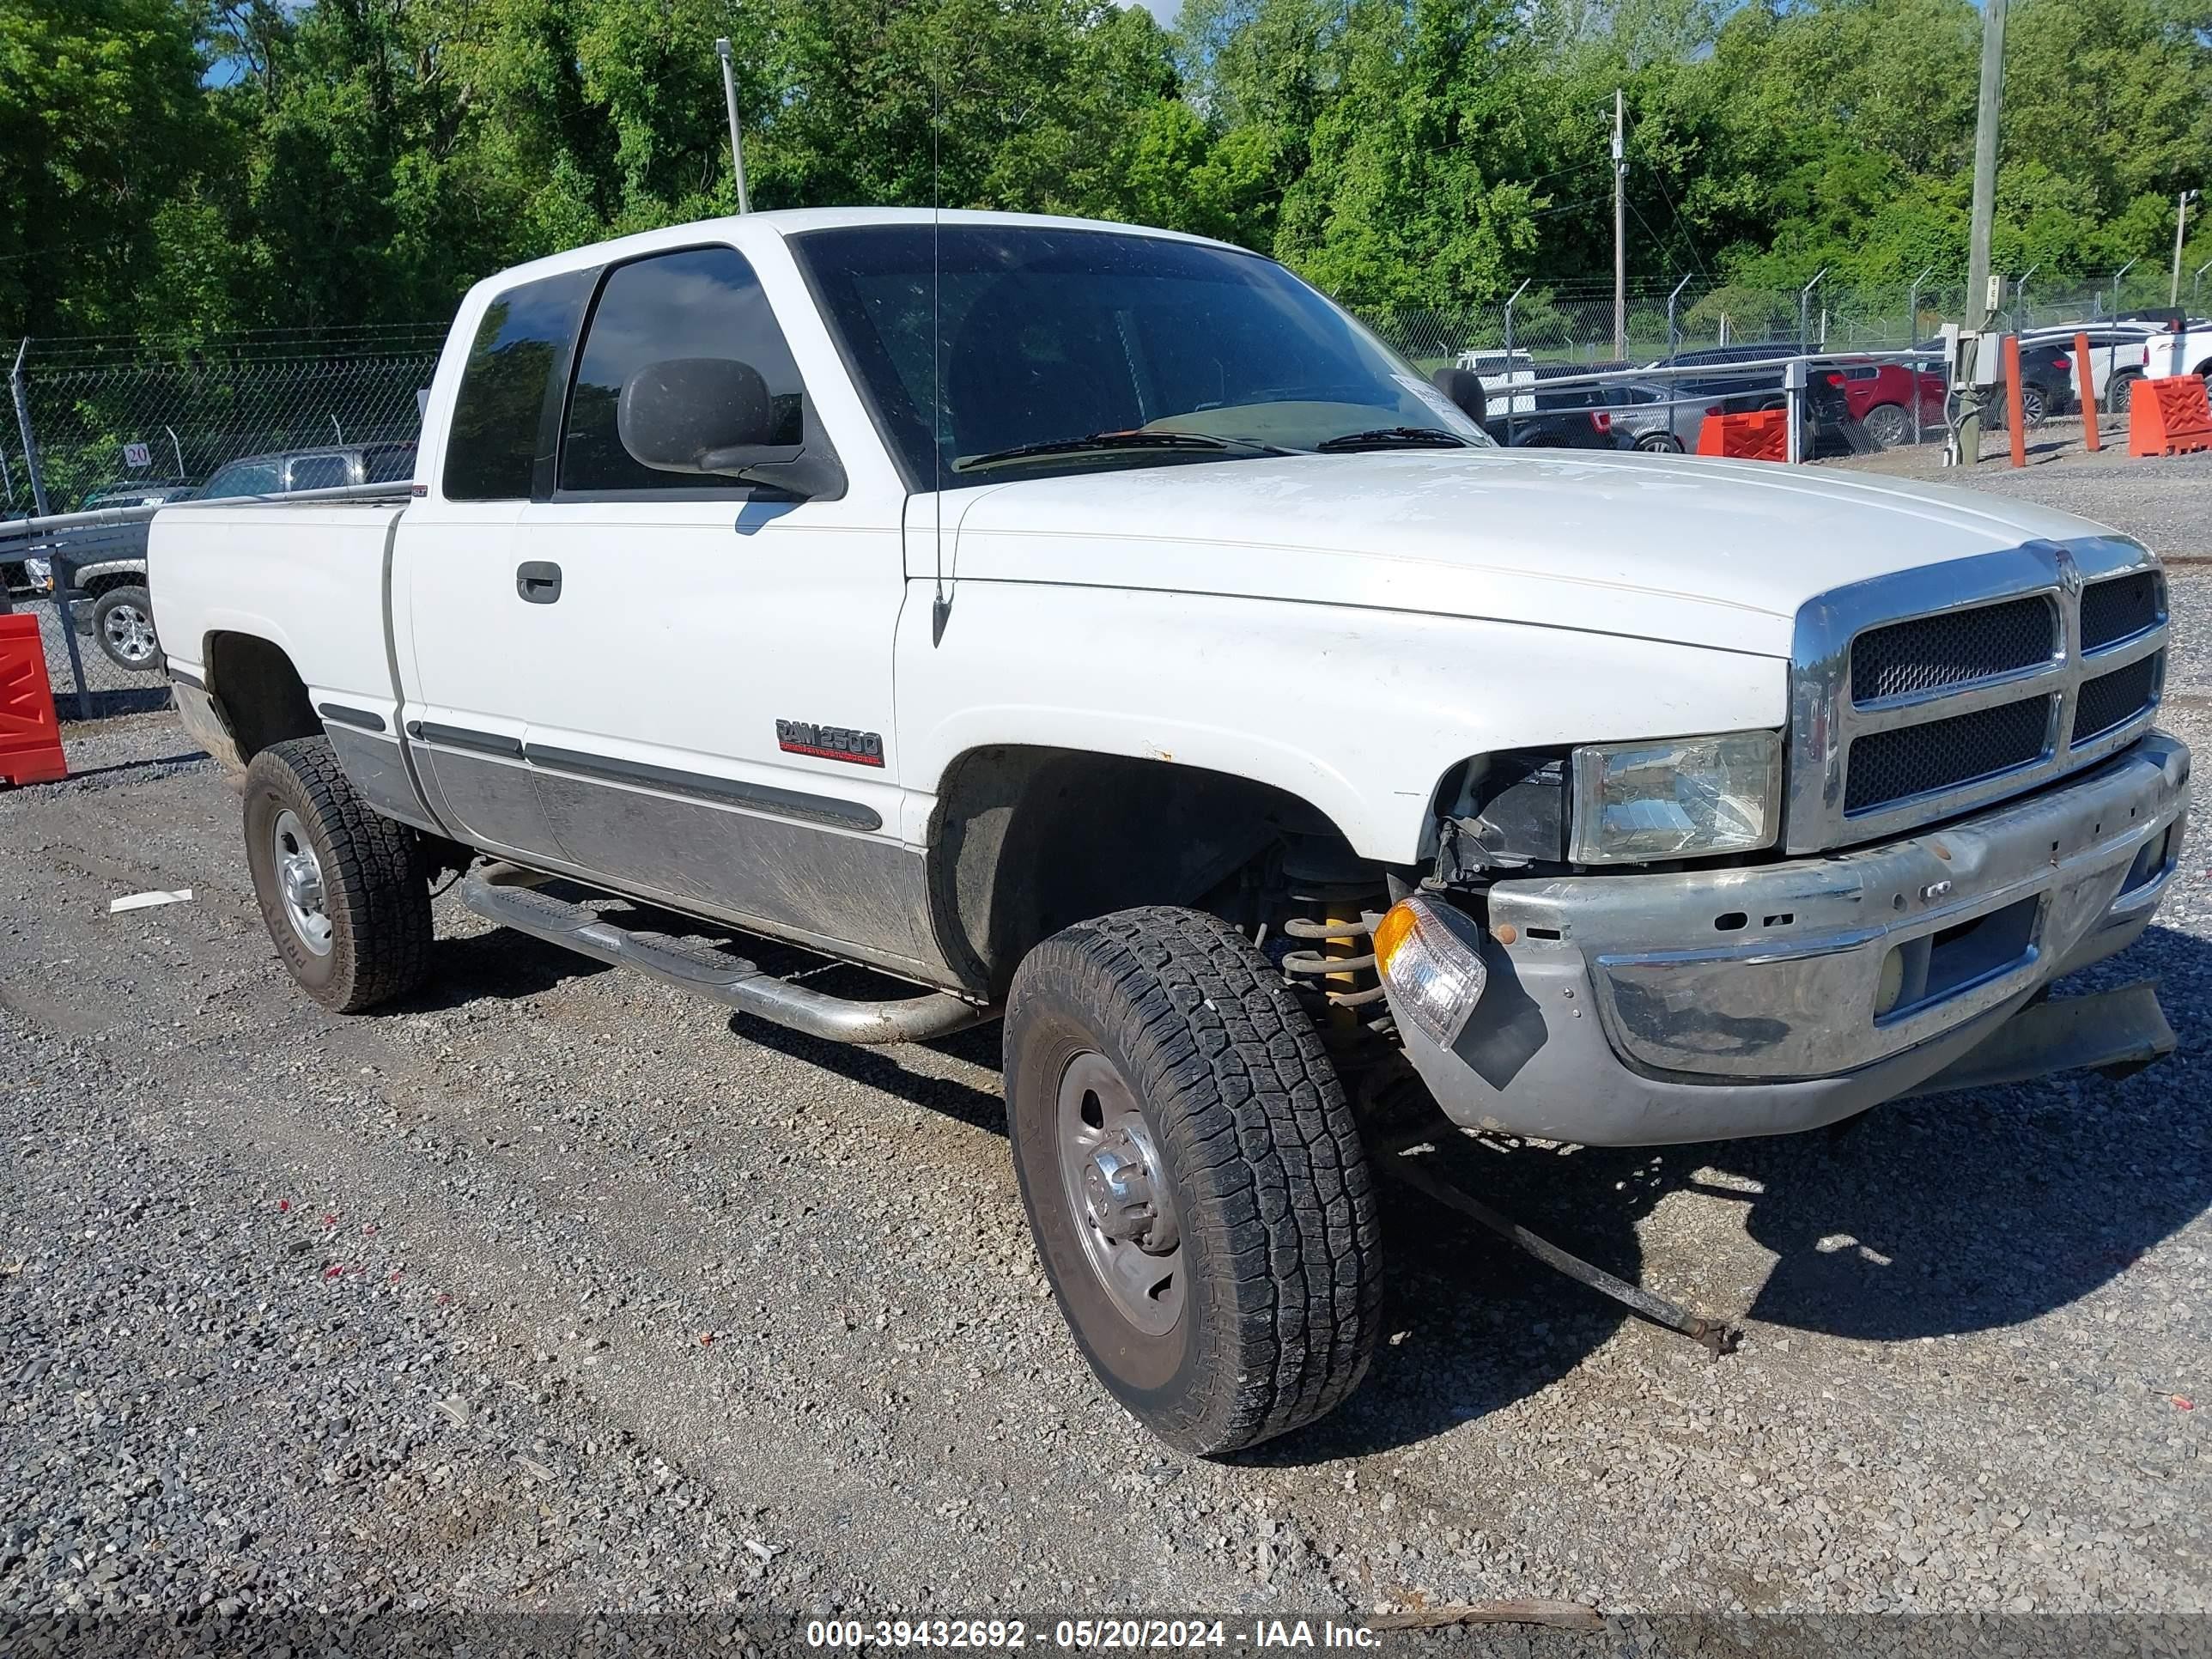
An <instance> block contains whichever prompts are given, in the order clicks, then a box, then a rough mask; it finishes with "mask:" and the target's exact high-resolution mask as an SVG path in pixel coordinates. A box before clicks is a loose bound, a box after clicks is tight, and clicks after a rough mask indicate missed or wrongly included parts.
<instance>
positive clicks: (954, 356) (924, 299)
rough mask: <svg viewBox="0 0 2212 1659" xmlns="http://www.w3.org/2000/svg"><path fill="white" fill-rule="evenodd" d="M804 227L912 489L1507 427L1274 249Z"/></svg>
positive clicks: (955, 228) (820, 280)
mask: <svg viewBox="0 0 2212 1659" xmlns="http://www.w3.org/2000/svg"><path fill="white" fill-rule="evenodd" d="M793 246H794V248H795V249H796V250H797V251H798V253H799V258H800V259H801V261H802V263H803V264H804V265H805V268H806V270H807V274H808V276H809V277H810V279H811V282H812V283H813V286H814V288H815V290H816V292H817V295H819V296H820V299H821V301H822V303H823V309H824V311H825V312H826V313H827V314H828V316H829V323H830V326H831V327H832V328H833V329H834V330H835V331H836V334H837V336H838V342H839V344H840V345H841V346H842V348H843V349H844V352H845V355H846V357H847V360H848V362H850V363H851V364H852V365H853V367H854V370H855V372H856V374H857V375H858V378H859V380H860V385H861V390H862V392H864V393H865V395H866V398H867V399H868V402H869V404H870V405H871V408H872V411H873V413H874V414H875V416H876V421H877V424H878V427H879V428H881V429H882V431H883V433H884V437H885V439H886V440H887V441H889V442H890V446H891V447H892V450H893V452H894V453H896V456H897V457H898V459H899V462H900V465H901V469H902V471H903V472H904V473H905V475H906V478H907V483H908V485H909V486H910V487H912V488H914V489H932V488H934V487H936V485H937V483H938V482H939V480H940V479H942V481H943V482H944V483H945V484H947V485H951V484H957V483H964V482H969V481H973V482H975V483H984V482H990V483H1000V482H1003V481H1004V480H1006V479H1007V478H1010V477H1037V476H1041V475H1043V474H1047V473H1053V472H1070V471H1087V470H1091V469H1093V468H1097V467H1109V466H1123V467H1126V466H1162V465H1193V464H1205V463H1217V464H1218V463H1221V462H1225V461H1231V460H1234V459H1237V458H1239V457H1249V456H1251V455H1254V454H1264V453H1270V452H1278V453H1279V452H1280V451H1284V450H1313V449H1318V448H1321V447H1324V446H1328V447H1346V446H1347V445H1352V446H1353V447H1376V448H1383V447H1395V446H1398V445H1408V446H1413V445H1436V446H1439V447H1449V446H1451V445H1452V444H1453V443H1454V442H1455V441H1456V442H1460V443H1467V444H1483V443H1486V442H1487V441H1488V440H1487V439H1486V438H1485V436H1484V435H1483V433H1482V430H1481V428H1480V427H1478V426H1477V425H1476V424H1475V423H1474V422H1473V421H1471V420H1469V419H1468V417H1467V416H1465V415H1464V414H1462V412H1461V411H1460V410H1459V409H1458V407H1457V406H1456V405H1455V404H1453V403H1452V402H1451V401H1450V400H1449V398H1445V397H1444V395H1443V393H1442V392H1438V391H1437V389H1436V388H1435V387H1433V386H1431V385H1430V384H1429V383H1428V381H1426V380H1424V379H1422V378H1421V377H1420V376H1419V374H1415V373H1414V371H1413V369H1412V368H1410V367H1408V366H1407V363H1406V362H1404V361H1403V360H1402V359H1401V358H1399V357H1397V356H1395V355H1393V354H1392V353H1391V352H1390V351H1389V350H1388V349H1386V348H1385V347H1383V345H1382V343H1380V342H1378V341H1377V340H1376V339H1375V338H1374V337H1373V336H1371V335H1370V334H1369V333H1368V332H1367V331H1366V330H1364V328H1362V327H1360V326H1359V325H1358V323H1356V322H1354V321H1353V320H1352V319H1351V318H1350V317H1348V316H1346V314H1345V313H1343V312H1342V311H1340V310H1339V309H1338V308H1337V307H1335V306H1334V305H1332V304H1330V303H1329V301H1327V300H1325V299H1323V298H1322V296H1321V295H1319V294H1316V292H1315V291H1314V290H1313V289H1310V288H1308V287H1307V286H1306V285H1305V284H1304V283H1302V282H1300V281H1298V279H1297V277H1295V276H1291V273H1290V272H1289V271H1287V270H1285V269H1284V268H1283V267H1282V266H1280V265H1279V264H1275V263H1274V262H1273V260H1271V259H1264V258H1261V257H1260V256H1259V255H1257V254H1251V253H1243V252H1237V251H1235V250H1233V249H1230V248H1223V247H1216V246H1209V245H1207V244H1205V243H1198V242H1182V241H1176V240H1170V239H1168V238H1166V237H1161V236H1143V235H1134V234H1129V235H1123V234H1115V233H1114V232H1110V231H1098V230H1085V229H1077V228H1070V227H1061V226H1030V225H975V224H972V223H960V224H947V225H944V226H938V227H933V226H931V225H927V224H901V225H860V226H852V227H848V228H840V229H835V230H817V231H809V232H806V233H805V234H802V235H799V236H797V237H794V238H793ZM933 249H934V258H933ZM933 295H934V301H935V309H936V312H937V315H938V318H939V327H938V330H937V339H938V342H939V362H937V363H935V364H933V362H932V361H931V328H930V317H931V312H932V306H933ZM1099 440H1103V441H1099ZM1209 440H1211V441H1209Z"/></svg>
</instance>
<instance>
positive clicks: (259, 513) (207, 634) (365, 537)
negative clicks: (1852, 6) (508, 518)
mask: <svg viewBox="0 0 2212 1659" xmlns="http://www.w3.org/2000/svg"><path fill="white" fill-rule="evenodd" d="M404 510H405V509H404V503H400V502H387V501H373V502H362V503H358V504H356V503H350V502H327V503H300V504H296V505H289V504H283V503H277V502H267V503H254V504H242V503H241V504H234V505H225V506H219V507H216V506H211V507H198V506H191V507H172V508H169V509H167V510H165V511H164V512H162V513H161V514H160V515H159V516H157V517H156V518H155V520H154V524H153V526H152V535H151V538H150V541H149V546H148V550H147V559H148V575H149V586H150V588H151V591H152V593H153V596H154V605H155V616H156V618H157V621H158V623H159V625H160V628H161V642H162V647H163V648H164V650H165V651H166V653H167V657H168V665H169V672H170V677H171V678H172V679H173V680H174V681H175V682H176V683H177V686H178V704H179V710H180V712H181V713H183V714H184V715H185V723H186V724H187V725H188V726H191V729H192V731H193V732H194V735H195V736H197V737H199V738H201V739H202V741H203V742H206V743H208V744H209V747H210V751H211V752H215V753H216V754H217V756H218V757H219V758H221V759H222V760H224V761H225V762H226V763H229V764H232V765H242V764H244V763H245V762H246V760H248V759H250V758H251V757H252V754H253V752H254V751H255V750H258V748H260V747H263V746H264V745H265V744H266V743H267V742H269V741H274V740H277V739H279V738H285V737H296V736H304V735H307V734H308V733H309V732H313V731H315V730H319V729H322V727H323V726H327V725H345V726H352V727H354V728H355V729H359V730H368V731H380V732H386V733H396V732H397V731H398V709H399V695H400V693H399V688H398V685H396V684H394V681H393V674H392V656H391V653H390V651H389V649H388V648H387V644H386V639H387V635H386V576H387V571H388V568H389V560H390V555H391V548H392V535H393V532H394V531H395V530H396V529H397V527H398V522H399V519H400V516H401V514H402V513H404ZM195 693H197V696H196V695H194V694H195ZM210 703H212V705H213V708H209V707H208V705H209V704H210ZM334 709H335V710H337V713H336V714H333V713H332V712H331V711H332V710H334ZM216 710H220V711H221V712H220V713H216V712H215V711H216ZM303 722H305V725H306V729H305V730H298V729H293V728H295V727H298V726H301V724H302V723H303ZM210 727H212V729H210Z"/></svg>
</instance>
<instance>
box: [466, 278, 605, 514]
mask: <svg viewBox="0 0 2212 1659" xmlns="http://www.w3.org/2000/svg"><path fill="white" fill-rule="evenodd" d="M591 285H592V272H590V271H588V270H577V271H568V272H565V273H564V274H562V275H561V276H548V277H546V278H545V279H544V281H543V282H537V283H523V284H522V285H521V286H520V288H514V289H508V290H507V292H506V293H504V294H502V295H500V296H499V297H498V298H497V299H495V300H494V301H492V302H491V305H490V306H489V307H488V308H487V309H486V310H485V312H484V316H483V322H482V323H481V324H480V325H477V337H476V341H475V343H473V344H471V346H470V347H469V360H468V366H467V368H465V369H464V370H463V371H462V373H461V389H460V392H459V395H458V396H457V397H456V398H454V399H453V434H452V435H451V436H450V437H449V438H447V441H446V473H445V492H446V496H447V499H448V500H449V501H510V500H513V501H522V500H526V499H528V497H529V495H530V485H531V479H532V475H533V473H534V472H535V471H536V470H537V465H538V439H539V435H540V434H541V433H542V432H543V430H544V417H545V397H546V392H547V388H548V387H550V386H551V385H552V381H553V374H554V371H555V369H556V368H557V367H558V365H559V363H560V362H561V360H562V358H563V357H564V356H566V355H567V353H568V343H569V342H570V341H571V340H573V339H574V337H575V333H576V319H577V317H578V316H579V315H580V313H582V310H583V307H584V300H585V296H586V295H587V294H588V293H589V292H590V291H591Z"/></svg>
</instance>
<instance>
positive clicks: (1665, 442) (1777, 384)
mask: <svg viewBox="0 0 2212 1659" xmlns="http://www.w3.org/2000/svg"><path fill="white" fill-rule="evenodd" d="M1801 350H1802V347H1800V346H1799V345H1798V344H1797V343H1796V341H1794V340H1775V341H1763V342H1758V343H1753V344H1750V345H1725V346H1709V347H1706V348H1705V349H1701V350H1698V351H1684V352H1680V353H1678V354H1677V355H1676V356H1674V358H1673V359H1672V360H1671V362H1670V361H1669V360H1666V359H1662V360H1660V361H1658V362H1651V363H1648V364H1646V365H1644V367H1645V368H1650V369H1662V368H1668V367H1670V366H1671V367H1673V368H1677V369H1685V368H1686V369H1695V370H1698V371H1699V373H1696V374H1681V375H1676V376H1672V377H1664V378H1656V379H1653V380H1649V381H1633V382H1628V383H1626V385H1625V386H1624V387H1623V391H1624V393H1625V397H1624V402H1625V403H1626V404H1630V405H1632V406H1635V407H1639V408H1641V409H1643V410H1644V411H1646V412H1645V413H1644V415H1642V416H1632V417H1631V422H1630V423H1631V424H1632V428H1633V433H1634V435H1633V436H1632V437H1631V438H1630V440H1629V443H1630V444H1631V445H1632V446H1633V447H1636V448H1638V449H1651V450H1668V451H1677V450H1679V451H1685V452H1689V453H1695V451H1696V449H1697V447H1698V435H1699V432H1700V431H1702V430H1703V429H1704V427H1705V417H1706V416H1708V415H1749V414H1756V413H1757V412H1759V410H1769V409H1786V408H1788V407H1789V404H1790V393H1789V391H1788V389H1787V387H1786V386H1785V385H1784V374H1785V370H1784V368H1783V366H1782V365H1781V364H1779V363H1775V362H1772V360H1773V359H1775V358H1778V357H1794V356H1797V355H1798V353H1799V352H1800V351H1801ZM1740 364H1761V365H1765V366H1764V367H1759V368H1737V367H1734V366H1735V365H1740ZM1615 420H1616V424H1618V423H1620V416H1618V415H1616V416H1615ZM1850 424H1851V414H1850V406H1849V405H1848V404H1847V403H1846V402H1845V401H1844V392H1843V388H1842V387H1840V386H1837V385H1834V384H1833V383H1832V382H1831V381H1829V380H1827V379H1826V377H1825V376H1824V375H1823V374H1821V373H1820V370H1819V368H1817V367H1816V368H1814V370H1813V372H1812V373H1811V374H1808V376H1807V378H1806V386H1805V412H1804V416H1803V426H1802V430H1801V431H1800V432H1799V434H1798V443H1799V446H1800V447H1801V448H1802V451H1803V453H1805V454H1807V455H1818V454H1820V453H1833V452H1834V451H1836V450H1838V449H1847V448H1849V447H1850V440H1849V437H1848V435H1847V434H1848V431H1849V429H1850ZM1670 440H1671V441H1670Z"/></svg>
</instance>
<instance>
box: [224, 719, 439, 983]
mask: <svg viewBox="0 0 2212 1659" xmlns="http://www.w3.org/2000/svg"><path fill="white" fill-rule="evenodd" d="M246 866H247V867H248V868H249V869H250V870H252V872H253V892H254V896H255V897H256V898H258V900H259V901H260V902H261V919H262V920H263V921H264V922H265V923H267V924H268V927H269V937H270V939H273V940H275V941H276V955H277V957H278V958H279V959H280V960H282V961H283V964H284V966H285V968H286V969H287V970H288V971H289V973H290V974H291V975H292V977H293V978H294V979H295V980H297V981H299V982H300V987H301V989H302V990H304V991H305V992H307V994H308V995H309V996H311V997H313V999H314V1000H316V1001H318V1002H319V1003H321V1004H322V1005H323V1006H325V1008H329V1009H331V1010H333V1011H334V1012H337V1013H341V1014H351V1013H358V1012H361V1011H362V1009H365V1008H373V1007H374V1006H376V1005H377V1004H378V1003H380V1002H387V1001H389V1000H391V999H392V998H393V997H396V996H398V995H400V994H403V993H404V992H407V991H410V990H412V989H413V988H414V987H416V986H417V985H419V984H421V983H422V979H423V976H424V975H426V974H427V973H428V971H429V963H430V937H431V925H430V891H429V885H428V881H427V880H426V879H425V872H424V868H423V863H422V849H421V847H420V844H419V843H418V842H417V840H416V835H415V832H414V831H413V830H412V829H408V828H406V827H405V826H404V824H398V823H393V822H392V820H391V819H389V818H386V817H379V816H378V815H377V814H376V813H374V812H373V811H370V810H369V809H368V806H367V805H364V804H363V803H362V799H361V798H360V797H359V796H358V795H356V794H355V793H354V790H353V786H352V785H351V784H350V783H349V782H348V781H346V775H345V773H344V772H343V770H341V769H339V766H338V763H337V756H336V755H335V754H333V753H332V752H331V745H330V740H329V739H328V738H293V739H291V740H290V741H289V742H286V743H278V744H270V746H269V747H268V748H266V749H264V750H262V751H261V752H260V753H259V754H258V755H256V756H255V757H253V763H252V765H250V766H248V767H247V768H246Z"/></svg>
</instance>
